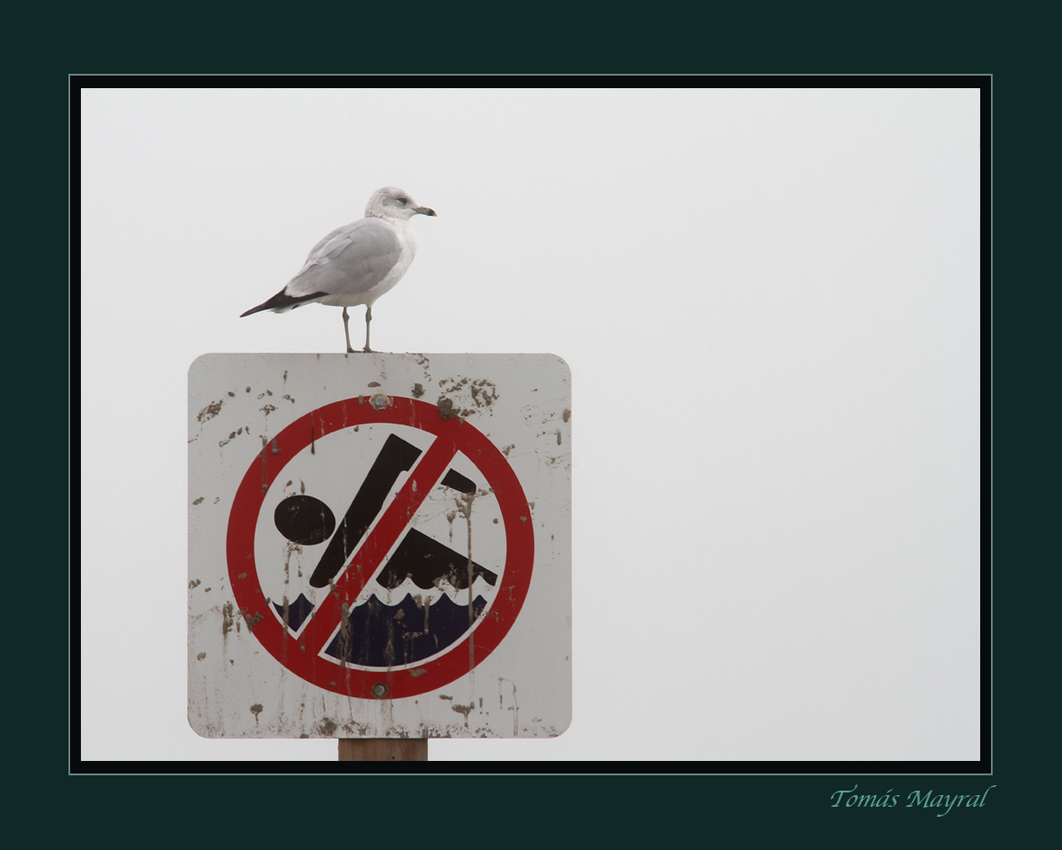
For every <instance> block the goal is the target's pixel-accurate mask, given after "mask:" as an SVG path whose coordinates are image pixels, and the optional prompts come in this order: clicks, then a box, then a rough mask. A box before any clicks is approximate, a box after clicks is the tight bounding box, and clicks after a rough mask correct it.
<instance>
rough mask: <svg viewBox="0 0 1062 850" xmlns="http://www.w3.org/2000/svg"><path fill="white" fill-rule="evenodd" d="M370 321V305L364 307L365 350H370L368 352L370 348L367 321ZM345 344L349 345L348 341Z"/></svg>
mask: <svg viewBox="0 0 1062 850" xmlns="http://www.w3.org/2000/svg"><path fill="white" fill-rule="evenodd" d="M371 321H372V307H366V308H365V351H367V352H370V353H371V352H372V349H371V348H369V322H371ZM347 344H348V345H349V344H350V343H347Z"/></svg>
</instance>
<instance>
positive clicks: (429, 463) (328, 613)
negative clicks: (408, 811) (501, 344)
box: [188, 354, 571, 737]
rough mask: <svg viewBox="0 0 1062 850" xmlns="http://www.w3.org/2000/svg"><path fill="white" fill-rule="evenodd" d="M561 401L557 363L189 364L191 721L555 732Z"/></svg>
mask: <svg viewBox="0 0 1062 850" xmlns="http://www.w3.org/2000/svg"><path fill="white" fill-rule="evenodd" d="M570 405H571V401H570V375H569V372H568V369H567V366H566V365H565V364H564V362H563V361H562V360H560V359H559V358H557V357H554V356H552V355H383V354H377V355H366V354H356V355H279V354H276V355H274V354H268V355H267V354H259V355H232V354H228V355H226V354H212V355H204V356H203V357H200V358H199V359H197V360H196V361H195V363H193V365H192V368H191V370H190V371H189V444H188V445H189V582H188V585H189V587H188V593H189V627H188V636H189V646H188V649H189V652H188V717H189V722H190V723H191V725H192V727H193V728H194V729H195V730H196V731H197V732H198V733H199V734H201V735H205V736H208V737H458V736H462V737H464V736H469V737H521V736H529V737H530V736H551V735H557V734H560V733H561V732H562V731H564V729H565V728H566V727H567V725H568V723H569V721H570V718H571V519H570V517H571V483H570V482H571V477H570V475H571V451H570V417H571V409H570Z"/></svg>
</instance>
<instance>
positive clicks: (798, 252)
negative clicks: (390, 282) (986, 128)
mask: <svg viewBox="0 0 1062 850" xmlns="http://www.w3.org/2000/svg"><path fill="white" fill-rule="evenodd" d="M661 82H666V80H661ZM979 120H980V116H979V98H978V94H977V92H976V90H973V89H970V90H960V91H956V90H851V91H843V90H842V91H835V90H793V91H790V90H712V89H704V90H685V89H684V90H667V89H661V90H645V89H638V90H523V91H513V90H489V89H487V90H454V91H440V90H430V91H421V90H415V89H414V90H369V91H364V90H354V89H352V90H334V89H329V90H320V91H319V90H312V89H311V90H304V91H297V90H230V91H218V90H202V91H200V90H176V91H169V90H157V91H152V90H93V91H88V92H86V93H84V94H83V97H82V151H81V157H82V158H81V163H82V172H81V212H82V231H81V239H82V242H81V248H82V255H81V272H82V280H81V310H82V313H81V328H82V348H81V358H82V366H81V383H82V414H81V416H82V419H81V421H82V440H81V475H82V479H81V480H82V496H81V504H82V522H81V569H82V575H83V581H82V598H81V612H80V614H81V672H82V714H81V735H82V751H81V756H82V758H85V759H130V760H139V759H146V760H168V759H202V760H227V759H248V760H254V759H319V760H325V761H334V760H335V759H336V744H335V742H334V741H327V740H324V741H322V740H313V741H305V740H303V741H298V740H296V741H287V740H279V741H278V740H252V741H247V740H236V741H233V740H207V739H203V738H200V737H199V736H197V735H196V734H195V733H194V732H193V731H192V730H191V728H190V727H189V726H188V723H187V720H186V716H185V715H186V710H187V708H186V646H185V640H186V619H187V563H186V549H187V542H186V533H187V524H186V523H187V512H188V506H187V496H186V479H187V473H186V463H187V443H186V440H187V435H186V422H187V382H186V375H187V370H188V367H189V365H190V364H191V363H192V361H193V360H194V359H195V358H196V357H198V356H199V355H200V354H203V353H206V352H257V351H291V352H318V351H321V352H334V353H339V352H342V351H343V350H344V343H343V331H342V322H341V320H340V311H339V309H338V308H332V307H329V308H325V307H319V306H316V305H314V306H309V307H306V308H304V309H300V310H296V311H294V312H291V313H287V314H283V315H274V314H272V313H265V314H260V315H256V316H252V317H248V318H246V319H240V318H238V317H239V315H240V313H242V312H243V311H244V310H247V309H248V308H250V307H252V306H254V305H256V304H259V303H260V302H262V301H264V300H265V299H266V298H268V297H269V296H271V295H273V294H274V293H275V292H277V291H278V290H279V289H280V288H281V287H282V286H283V285H284V283H286V282H287V280H288V279H289V278H290V277H291V276H292V275H294V274H295V273H296V272H297V271H298V270H299V268H300V267H301V265H302V262H303V260H304V259H305V257H306V254H307V252H308V251H309V249H310V248H311V247H312V246H313V245H314V244H315V243H316V242H317V241H318V240H319V239H320V238H321V237H322V236H323V235H324V234H325V233H327V232H328V231H329V230H331V229H333V228H334V227H337V226H339V225H341V224H346V223H348V222H350V221H354V220H355V219H358V218H361V216H362V212H363V210H364V207H365V202H366V200H367V199H368V197H369V195H370V193H371V192H372V191H373V190H375V189H377V188H378V187H380V186H384V185H395V186H399V187H401V188H403V189H406V190H407V191H408V192H410V193H411V194H412V195H413V197H414V198H415V199H416V200H417V201H418V202H419V203H421V204H424V205H427V206H431V207H433V208H435V209H436V210H437V212H438V213H439V217H438V218H434V219H429V218H424V217H417V218H415V219H414V226H415V227H416V230H417V234H418V236H419V240H420V246H419V251H418V254H417V258H416V260H415V262H414V263H413V265H412V267H411V269H410V271H409V272H408V273H407V274H406V276H405V278H404V279H403V280H402V282H401V283H400V284H399V285H398V286H397V287H396V288H395V289H394V290H392V291H391V292H390V293H388V294H387V295H385V296H384V297H383V298H381V299H380V301H378V302H377V304H376V305H375V309H374V311H373V319H374V321H373V327H372V341H373V346H374V348H376V349H378V350H382V351H416V352H552V353H555V354H559V355H560V356H562V357H564V358H565V360H567V362H568V363H569V365H570V367H571V370H572V376H573V417H572V426H573V453H574V468H573V499H574V505H573V516H574V529H573V531H574V564H573V575H574V587H573V594H574V599H573V612H574V614H573V624H574V626H573V627H574V635H573V658H574V666H573V676H574V689H575V690H574V720H573V722H572V725H571V727H570V728H569V729H568V731H567V732H566V733H565V734H563V735H562V736H560V737H559V738H556V739H552V740H471V741H467V740H432V742H431V744H430V758H431V759H432V760H433V761H438V760H449V759H570V760H583V759H667V760H670V759H748V760H759V759H764V760H773V759H860V760H862V759H912V760H921V759H976V758H978V757H979V755H980V751H979V723H980V716H979V687H980V681H979V676H980V669H979V654H980V634H979V606H980V598H979V570H980V425H979V423H980V382H979V357H980V300H979V286H980V281H979V258H978V250H979V227H980V222H979V216H980V206H979V193H980V183H979V167H980V165H979V161H980V147H979ZM351 315H352V319H353V321H352V338H353V339H354V340H355V341H357V340H360V338H361V336H360V335H361V333H362V330H363V323H362V321H363V319H362V316H363V309H362V308H354V309H353V310H351ZM358 344H359V345H360V343H358Z"/></svg>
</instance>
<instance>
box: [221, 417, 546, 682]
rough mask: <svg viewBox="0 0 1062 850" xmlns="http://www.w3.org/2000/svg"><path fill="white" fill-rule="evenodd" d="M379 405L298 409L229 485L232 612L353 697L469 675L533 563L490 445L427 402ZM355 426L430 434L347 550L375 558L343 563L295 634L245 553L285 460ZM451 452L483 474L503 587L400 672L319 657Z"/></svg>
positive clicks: (520, 504) (500, 632) (510, 477)
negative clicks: (369, 527)
mask: <svg viewBox="0 0 1062 850" xmlns="http://www.w3.org/2000/svg"><path fill="white" fill-rule="evenodd" d="M387 401H388V405H387V406H386V407H384V408H383V409H382V410H377V409H376V408H375V407H374V406H373V405H372V404H370V403H369V398H368V397H367V396H359V397H356V398H351V399H345V400H343V401H337V402H333V403H332V404H327V405H325V406H324V407H319V408H318V409H317V410H314V411H312V412H310V413H307V414H306V415H305V416H303V417H301V418H300V419H297V420H296V421H295V422H292V423H291V424H290V425H288V426H287V427H286V428H285V429H284V430H283V431H281V432H280V433H279V434H277V436H276V437H274V438H273V439H272V440H270V441H269V443H268V444H267V445H266V446H265V448H263V449H262V451H261V453H260V454H259V455H258V456H257V457H256V458H255V459H254V461H253V462H252V463H251V465H250V467H248V469H247V472H246V474H245V475H244V477H243V480H242V481H241V482H240V486H239V487H238V488H237V490H236V496H235V499H234V500H233V505H232V511H231V512H230V513H229V526H228V536H227V539H226V556H227V559H228V566H229V580H230V582H231V584H232V591H233V595H234V596H235V597H236V603H237V605H238V606H239V613H240V615H242V616H243V617H244V619H245V621H246V622H247V625H248V628H250V629H251V632H252V634H253V635H254V636H255V637H256V638H257V639H258V641H259V643H261V644H262V646H264V647H265V648H266V649H267V650H268V651H269V653H270V654H271V655H272V656H273V657H274V658H275V659H276V660H277V661H279V662H280V663H281V664H282V665H284V667H286V668H287V669H288V670H291V671H292V672H293V673H295V674H296V675H298V676H300V677H301V678H303V679H305V680H306V681H308V682H311V683H312V684H314V685H317V686H318V687H320V688H324V689H325V690H328V691H333V692H335V693H338V694H343V695H344V696H351V697H358V698H360V699H378V698H380V697H385V698H388V699H399V698H402V697H410V696H416V695H418V694H423V693H426V692H428V691H432V690H435V689H436V688H439V687H442V686H443V685H446V684H449V683H450V682H452V681H454V680H455V679H459V678H460V677H461V676H463V675H465V674H466V673H468V672H469V671H470V670H471V669H472V668H474V667H475V666H476V665H477V664H479V663H480V662H482V661H483V660H484V659H485V658H486V657H487V656H488V655H490V654H491V652H493V651H494V650H495V649H496V648H497V647H498V644H500V643H501V641H502V639H503V638H504V637H505V635H506V634H507V633H508V631H509V629H510V628H511V627H512V625H513V623H514V622H516V617H517V615H518V614H519V613H520V609H521V607H523V604H524V599H525V598H526V597H527V590H528V587H529V586H530V584H531V570H532V566H533V564H534V552H535V540H534V532H533V531H532V528H531V523H530V521H529V520H530V510H529V508H528V504H527V498H526V497H525V496H524V491H523V488H522V487H521V486H520V481H519V480H518V479H517V477H516V473H515V472H513V469H512V467H511V466H509V461H508V460H507V459H506V458H505V455H503V454H502V453H501V452H500V451H499V450H498V448H497V446H495V445H494V444H493V443H492V442H491V441H490V440H489V439H487V437H485V436H484V435H483V434H482V433H481V432H480V431H479V430H477V429H476V428H475V427H474V426H473V425H470V424H469V423H468V422H465V421H464V420H462V419H457V418H454V419H443V418H442V417H441V416H440V415H439V410H438V408H437V407H436V406H435V405H432V404H427V403H425V402H422V401H417V400H416V399H412V398H401V397H396V396H388V398H387ZM355 425H408V426H412V427H414V428H418V429H420V430H422V431H426V432H428V433H429V434H432V435H433V436H434V437H435V440H434V441H433V442H432V444H431V446H429V447H428V449H427V451H426V452H425V454H424V456H423V457H421V458H420V460H419V462H418V463H417V465H416V466H414V467H413V470H412V471H411V472H410V474H409V478H408V479H407V481H406V483H405V484H404V485H403V486H402V488H400V490H399V492H398V495H397V496H396V497H395V499H394V501H393V502H392V503H391V505H390V506H389V507H388V508H386V509H385V510H384V512H383V514H382V515H381V517H380V520H379V521H378V523H377V525H376V526H375V528H374V530H373V531H372V532H371V533H370V534H369V535H368V537H367V538H366V539H365V540H364V541H362V545H361V547H360V548H359V549H358V550H357V551H356V552H355V553H354V554H353V556H352V560H353V561H358V559H359V558H364V557H369V558H372V557H373V554H374V553H376V554H378V555H379V556H380V558H379V559H378V561H379V562H377V563H371V562H366V563H365V564H362V566H366V567H367V569H366V570H365V571H364V572H363V570H360V569H344V570H343V572H342V573H340V575H339V576H338V578H337V579H336V582H335V592H334V593H329V594H328V596H327V597H326V598H325V600H324V601H323V602H321V603H320V604H319V605H318V606H317V608H316V609H315V610H314V612H313V614H312V615H311V619H310V622H309V623H308V624H307V625H306V627H305V628H304V629H303V630H302V632H301V633H300V635H299V636H298V637H295V636H294V635H292V634H291V632H289V631H288V628H287V627H286V626H285V625H284V623H282V622H281V621H280V620H279V619H278V618H277V617H276V616H275V614H274V612H273V607H272V605H271V604H270V600H269V599H268V598H267V597H266V595H265V593H264V592H263V590H262V585H261V582H260V581H259V578H258V568H257V566H256V564H255V557H254V539H255V529H256V528H257V525H258V519H259V517H260V516H261V514H262V505H263V503H264V502H265V497H266V493H267V492H268V490H269V487H270V485H272V483H273V481H274V480H275V479H276V477H277V476H278V475H279V474H280V472H281V470H282V469H283V468H284V467H285V466H286V465H287V463H288V462H289V461H291V460H292V459H293V458H294V457H295V456H296V455H297V454H298V453H299V452H301V451H302V450H303V449H305V448H307V447H308V446H312V445H313V443H314V441H315V440H319V439H321V438H322V437H325V436H327V435H328V434H331V433H333V432H335V431H339V430H341V429H344V428H352V427H354V426H355ZM457 452H461V453H462V454H464V455H465V457H467V458H468V459H469V460H470V461H472V463H473V464H475V466H476V468H477V469H478V470H479V471H480V472H481V473H482V474H483V476H484V478H485V479H486V482H487V485H488V486H489V487H490V489H491V490H492V491H493V493H494V495H495V496H496V497H497V499H498V507H499V508H500V509H501V515H502V522H503V523H504V528H505V568H504V572H503V573H502V578H501V580H502V582H503V584H502V585H501V586H500V587H499V588H498V591H497V593H496V594H495V597H494V602H493V604H491V606H490V607H489V608H488V609H487V610H486V611H485V612H484V613H483V614H482V615H481V618H480V620H479V622H478V623H477V624H476V625H475V626H474V627H473V629H472V631H470V632H469V633H468V634H467V635H466V636H465V637H464V639H462V640H460V641H458V642H456V643H454V644H452V645H451V646H449V647H448V648H447V649H446V651H445V652H444V653H443V654H442V655H440V656H438V657H436V658H432V659H429V660H427V661H425V662H423V663H420V664H417V665H415V666H411V667H409V668H403V669H400V670H392V669H380V670H359V669H356V668H352V667H350V666H347V665H345V664H343V663H339V662H333V661H329V660H327V659H326V658H324V657H322V656H321V655H320V653H321V651H322V650H323V648H324V647H325V646H327V645H328V641H329V640H330V639H331V637H332V635H333V634H334V632H335V630H336V628H338V626H339V622H340V617H342V616H343V608H344V606H345V605H349V604H350V603H351V602H353V601H354V598H355V597H356V596H357V594H358V592H360V590H361V588H362V587H364V586H365V584H367V583H368V581H369V580H371V577H372V575H374V574H375V573H376V572H378V571H379V567H380V566H381V564H382V556H383V555H386V554H387V551H388V550H390V548H391V544H393V543H394V541H395V540H397V539H398V537H400V536H401V534H402V533H403V532H404V530H405V527H406V526H407V525H408V521H409V519H410V518H412V517H413V515H414V514H415V513H416V509H417V508H418V507H419V506H420V504H421V502H422V501H423V500H424V498H426V496H427V494H428V493H429V492H430V491H431V489H432V488H433V487H434V486H435V485H436V483H438V481H439V479H440V478H441V477H442V475H443V473H444V472H445V470H446V468H447V467H448V466H449V464H450V461H451V460H453V457H454V454H456V453H457ZM403 507H404V510H403ZM403 514H404V515H403ZM366 552H367V553H368V554H367V555H366V554H365V553H366ZM348 566H349V565H348ZM365 573H368V575H367V576H366V575H365ZM363 579H364V580H363ZM381 685H383V686H384V687H383V688H381V687H380V686H381Z"/></svg>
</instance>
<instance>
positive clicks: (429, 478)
mask: <svg viewBox="0 0 1062 850" xmlns="http://www.w3.org/2000/svg"><path fill="white" fill-rule="evenodd" d="M456 454H457V447H456V445H455V443H454V441H453V439H452V438H449V439H448V438H447V437H444V436H438V437H436V439H435V442H433V443H432V444H431V445H430V446H429V447H428V450H427V452H425V453H424V456H423V457H422V458H421V459H420V462H419V463H418V464H417V465H416V466H415V467H413V471H412V472H410V474H409V478H408V479H406V483H405V484H404V485H403V486H402V489H400V490H399V491H398V494H397V495H396V496H395V499H394V501H393V502H391V504H390V506H388V508H387V509H386V510H385V511H384V512H383V515H382V516H381V517H380V519H379V521H378V522H377V523H376V526H375V527H374V528H373V529H372V531H371V532H369V534H368V536H366V538H365V539H364V540H363V541H362V543H361V546H359V547H358V548H357V550H355V552H354V554H353V556H352V557H351V559H350V561H349V563H348V564H347V566H346V568H345V569H344V570H343V572H341V573H340V575H339V578H338V579H337V580H336V582H335V586H334V588H332V589H331V590H330V591H329V593H328V596H327V598H326V599H324V600H323V601H322V602H321V604H320V605H318V606H317V610H316V611H314V613H313V615H312V618H311V620H310V622H309V624H308V625H307V626H306V628H305V629H304V630H303V633H302V635H301V636H300V637H299V645H300V646H301V647H302V648H303V651H305V652H307V653H311V652H312V653H313V654H314V655H317V654H318V653H319V652H320V651H321V650H322V649H324V647H325V644H326V643H327V641H328V639H329V638H330V637H331V636H332V635H333V634H334V633H335V630H336V628H337V627H338V626H339V621H340V619H341V618H342V616H343V607H344V606H347V607H349V606H350V605H351V604H352V603H353V602H354V600H355V599H357V598H358V594H359V593H361V591H362V590H363V589H364V588H365V585H367V584H368V583H369V582H370V581H372V579H373V578H374V577H375V576H376V574H377V573H378V572H380V569H381V568H382V567H383V560H384V558H385V557H387V553H388V552H390V551H391V549H392V548H393V547H394V545H395V543H397V542H398V538H399V537H400V536H401V535H402V532H403V531H405V530H406V528H407V527H408V526H409V521H410V520H411V519H412V518H413V515H414V514H415V513H416V512H417V511H418V510H419V509H420V506H421V504H422V503H423V502H424V499H426V498H427V496H428V494H429V493H430V492H431V491H432V488H434V487H435V485H436V484H437V483H438V482H439V479H440V478H442V476H443V474H444V473H445V472H446V468H447V467H448V466H449V465H450V462H451V461H452V460H453V459H454V455H456Z"/></svg>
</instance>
